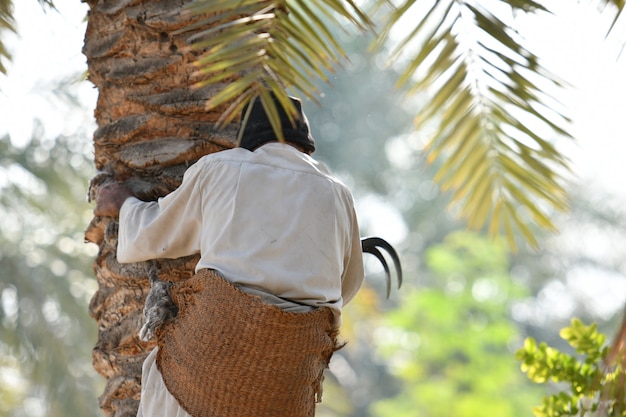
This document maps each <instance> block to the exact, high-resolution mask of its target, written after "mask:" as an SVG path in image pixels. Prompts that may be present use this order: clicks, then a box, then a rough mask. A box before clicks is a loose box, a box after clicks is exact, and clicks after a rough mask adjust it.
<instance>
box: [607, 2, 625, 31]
mask: <svg viewBox="0 0 626 417" xmlns="http://www.w3.org/2000/svg"><path fill="white" fill-rule="evenodd" d="M602 3H603V4H604V6H605V7H606V6H608V5H613V6H615V7H616V9H617V11H616V13H615V17H614V18H613V22H611V26H610V27H609V30H608V31H607V36H608V35H609V33H611V31H613V29H614V28H615V24H616V23H617V21H618V20H619V18H620V17H621V15H622V12H623V11H624V6H626V1H625V0H602Z"/></svg>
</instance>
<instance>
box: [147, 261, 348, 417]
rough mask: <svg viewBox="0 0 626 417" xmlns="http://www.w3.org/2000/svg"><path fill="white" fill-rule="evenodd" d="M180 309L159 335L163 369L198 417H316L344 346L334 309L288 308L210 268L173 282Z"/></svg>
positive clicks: (167, 382) (182, 401)
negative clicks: (326, 378)
mask: <svg viewBox="0 0 626 417" xmlns="http://www.w3.org/2000/svg"><path fill="white" fill-rule="evenodd" d="M172 298H173V300H174V302H175V303H176V304H177V305H178V306H179V308H180V311H179V313H178V316H177V317H176V319H175V320H174V321H172V322H170V323H167V324H166V325H164V326H163V328H161V329H160V330H159V331H158V333H157V336H158V345H159V351H158V356H157V366H158V368H159V370H160V372H161V374H162V376H163V380H164V382H165V385H166V386H167V388H168V390H169V391H170V393H171V394H172V395H173V396H174V397H175V398H176V399H177V400H178V402H179V403H180V405H181V407H183V408H184V409H185V410H186V411H187V412H188V413H189V414H191V415H192V416H194V417H247V416H249V417H283V416H284V417H312V416H314V415H315V403H316V402H320V401H321V395H322V380H323V372H324V369H325V368H327V367H328V363H329V361H330V358H331V356H332V354H333V353H334V352H335V351H336V350H338V349H339V348H340V346H338V344H337V331H336V330H333V329H332V326H331V320H332V313H331V311H330V310H329V309H328V308H319V309H317V310H315V311H311V312H308V313H289V312H284V311H282V310H281V309H280V308H278V307H276V306H272V305H269V304H265V303H263V302H261V301H260V299H259V298H258V297H255V296H252V295H249V294H246V293H244V292H242V291H240V290H239V289H237V288H236V287H235V286H234V285H232V284H231V283H229V282H228V281H226V280H225V279H223V278H222V277H221V276H220V275H219V274H218V273H216V272H215V271H213V270H208V269H204V270H201V271H200V272H198V273H197V274H196V275H194V276H193V277H192V278H191V279H189V280H187V281H184V282H181V283H180V284H176V285H175V286H174V287H172Z"/></svg>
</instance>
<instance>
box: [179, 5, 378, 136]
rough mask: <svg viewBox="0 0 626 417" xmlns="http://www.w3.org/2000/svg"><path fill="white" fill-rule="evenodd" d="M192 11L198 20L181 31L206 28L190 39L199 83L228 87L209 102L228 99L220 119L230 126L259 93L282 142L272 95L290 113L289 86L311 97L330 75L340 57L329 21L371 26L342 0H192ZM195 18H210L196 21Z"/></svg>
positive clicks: (213, 104) (219, 103)
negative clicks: (195, 53) (196, 54)
mask: <svg viewBox="0 0 626 417" xmlns="http://www.w3.org/2000/svg"><path fill="white" fill-rule="evenodd" d="M190 10H191V11H192V12H193V13H192V14H191V15H190V16H191V18H193V19H195V20H196V21H195V22H194V23H193V24H190V25H189V26H188V27H187V28H185V29H183V30H181V32H182V31H185V30H187V31H191V30H194V29H198V28H203V29H202V30H201V31H200V32H196V33H194V34H193V35H192V36H191V37H190V41H191V42H193V43H194V45H195V46H196V47H197V48H199V49H201V50H202V51H204V52H203V54H202V56H201V57H200V59H199V60H198V67H199V72H200V74H204V76H205V77H204V79H203V81H202V82H201V83H200V85H206V84H219V83H224V84H225V85H226V87H224V88H222V89H221V90H220V91H219V92H218V93H217V94H216V95H215V96H214V97H213V98H212V99H211V100H210V102H209V104H208V106H209V107H211V108H216V107H219V106H222V105H225V104H226V103H229V105H228V107H227V108H226V109H225V111H224V113H223V115H222V118H221V119H220V122H221V123H228V122H230V121H232V120H233V119H234V118H235V117H236V116H237V115H238V114H239V113H240V112H241V110H242V109H243V107H244V105H245V104H246V103H247V102H249V101H250V100H252V99H254V98H255V97H261V102H262V103H263V106H264V107H265V109H266V111H267V112H268V114H269V115H270V118H271V120H270V121H271V122H272V125H273V126H274V128H275V130H276V131H277V134H278V136H279V139H281V140H283V139H284V138H282V137H281V130H280V121H279V118H278V113H277V111H276V108H275V105H274V104H273V102H272V101H271V100H269V92H270V91H271V92H273V93H274V94H275V95H276V96H277V97H278V98H279V100H280V102H281V104H284V107H285V110H287V111H288V112H292V113H291V114H295V108H293V106H292V105H291V104H290V103H289V101H288V100H287V99H286V98H287V95H286V91H288V90H289V89H298V90H300V91H302V93H303V94H304V95H305V96H307V97H309V98H311V99H313V100H315V88H314V84H315V83H314V81H315V80H316V79H322V80H327V73H328V72H329V71H332V70H333V69H334V68H335V66H336V65H337V64H338V63H339V62H340V61H341V60H342V59H343V58H344V55H345V54H344V52H343V50H342V48H341V46H340V45H339V43H338V42H337V40H336V39H335V37H334V36H333V35H332V34H331V30H330V28H329V26H328V25H329V24H331V25H333V26H337V27H341V22H340V21H339V20H338V19H346V20H347V21H348V22H350V23H351V24H354V25H355V26H357V27H358V28H361V29H365V28H367V27H369V26H370V25H371V23H370V21H369V19H368V18H367V16H366V15H365V14H364V13H363V12H362V11H361V10H360V9H359V8H358V6H356V4H355V3H353V2H351V1H340V0H328V1H317V0H315V1H307V2H302V1H296V0H277V1H267V0H261V1H259V0H218V1H207V0H197V1H195V2H193V3H191V5H190ZM198 15H202V16H207V17H206V18H202V19H199V20H198V19H197V18H195V16H198ZM190 20H192V19H190ZM272 116H273V117H272Z"/></svg>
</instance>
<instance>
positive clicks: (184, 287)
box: [95, 99, 364, 417]
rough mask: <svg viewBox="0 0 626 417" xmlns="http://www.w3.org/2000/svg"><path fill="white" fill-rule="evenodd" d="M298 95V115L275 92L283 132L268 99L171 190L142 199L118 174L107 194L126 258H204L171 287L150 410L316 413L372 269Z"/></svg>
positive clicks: (149, 384) (148, 381) (100, 210)
mask: <svg viewBox="0 0 626 417" xmlns="http://www.w3.org/2000/svg"><path fill="white" fill-rule="evenodd" d="M291 102H292V103H293V104H294V106H295V107H296V109H297V110H298V114H297V117H296V118H295V120H294V121H293V123H292V120H291V119H292V118H291V117H290V116H288V114H287V113H286V112H285V111H284V110H283V109H282V107H281V106H280V105H278V102H277V101H276V104H277V108H278V109H279V114H280V121H281V126H282V132H283V135H284V138H285V143H280V142H278V141H277V139H276V135H275V134H274V131H273V129H272V126H271V124H270V121H269V118H268V116H267V114H266V113H265V110H264V109H263V106H262V104H261V102H260V100H257V101H255V102H254V103H253V104H252V107H251V109H250V111H249V114H248V111H247V109H246V110H244V115H245V116H243V117H242V119H243V122H242V127H241V128H240V129H241V131H240V134H241V142H240V146H239V147H238V148H235V149H232V150H227V151H223V152H219V153H214V154H210V155H207V156H205V157H203V158H201V159H200V160H199V161H198V162H197V163H196V164H194V165H193V166H192V167H190V168H189V169H188V171H187V172H186V174H185V177H184V179H183V182H182V184H181V186H180V187H179V188H178V189H177V190H175V191H174V192H172V193H171V194H169V195H168V196H166V197H164V198H162V199H159V200H158V201H157V202H143V201H140V200H138V199H136V198H134V197H132V195H131V193H130V191H129V190H128V189H127V188H125V187H124V186H123V185H120V184H110V185H108V186H103V187H102V188H101V189H100V191H99V193H98V197H97V206H96V209H95V213H96V215H101V216H116V215H117V214H118V212H119V217H120V222H119V224H120V226H119V241H118V248H117V254H118V255H117V256H118V260H119V261H121V262H140V261H146V260H149V259H155V258H175V257H181V256H186V255H191V254H194V253H198V252H199V253H200V255H201V257H200V261H199V262H198V264H197V266H196V275H195V276H194V278H192V279H191V280H188V281H186V282H185V283H184V284H181V285H175V286H174V287H172V288H171V296H172V298H173V299H174V302H175V303H176V304H177V306H178V307H179V308H180V311H179V313H178V315H177V317H176V318H175V319H174V320H173V321H171V322H168V323H166V324H165V325H164V326H163V327H162V328H160V329H157V330H156V334H157V339H158V347H157V348H156V349H155V350H154V351H153V352H152V353H151V354H150V356H149V357H148V359H146V362H145V363H144V372H143V381H142V401H141V404H140V409H139V415H140V416H150V417H154V416H181V415H182V416H187V415H192V416H194V417H201V416H215V415H219V416H224V417H228V416H233V417H234V416H237V417H241V416H245V415H250V416H255V417H256V416H273V417H275V416H281V415H284V416H290V417H293V416H312V415H314V413H315V402H316V401H319V400H320V399H321V383H322V378H323V375H322V373H323V370H324V368H325V367H327V365H328V361H329V360H330V357H331V355H332V353H333V352H334V351H335V350H337V349H338V347H339V345H338V344H337V340H336V339H337V331H338V328H339V326H340V324H341V310H342V307H343V306H344V305H345V304H346V303H347V302H349V301H350V300H351V299H352V298H353V297H354V295H355V294H356V292H357V291H358V289H359V287H360V285H361V283H362V280H363V275H364V272H363V261H362V253H361V245H360V238H359V229H358V223H357V219H356V215H355V211H354V207H353V200H352V196H351V194H350V192H349V191H348V189H347V188H346V187H345V186H344V185H343V184H342V183H341V182H339V181H338V180H337V179H335V178H334V177H333V176H331V174H330V173H329V172H328V171H327V169H326V168H325V167H324V166H322V165H321V164H320V163H319V162H317V161H316V160H314V159H313V158H311V157H310V154H311V153H312V152H313V151H314V150H315V142H314V140H313V138H312V137H311V135H310V131H309V125H308V122H307V119H306V117H305V116H304V113H302V109H301V103H300V101H299V100H297V99H291ZM153 287H154V284H153ZM149 298H150V297H149ZM146 307H147V308H148V309H149V308H150V307H151V306H146Z"/></svg>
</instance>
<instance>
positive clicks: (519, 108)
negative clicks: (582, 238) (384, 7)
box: [381, 0, 570, 247]
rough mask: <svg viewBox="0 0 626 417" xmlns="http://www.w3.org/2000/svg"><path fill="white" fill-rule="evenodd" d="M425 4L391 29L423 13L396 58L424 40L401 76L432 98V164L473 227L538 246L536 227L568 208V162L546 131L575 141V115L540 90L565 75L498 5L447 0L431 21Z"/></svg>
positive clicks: (407, 7) (395, 14)
mask: <svg viewBox="0 0 626 417" xmlns="http://www.w3.org/2000/svg"><path fill="white" fill-rule="evenodd" d="M381 1H382V0H381ZM384 3H387V2H384ZM417 3H418V2H417V1H416V0H406V1H405V2H403V3H402V4H401V5H399V6H398V8H397V9H393V10H392V11H391V12H390V14H389V16H390V17H389V22H388V24H387V26H386V27H385V28H384V29H383V31H382V33H383V34H385V33H389V32H390V31H391V28H392V27H393V25H395V24H397V23H398V21H399V20H400V19H401V18H402V17H403V16H405V15H407V14H408V13H413V14H412V18H413V19H414V20H415V21H416V22H417V23H416V25H415V29H414V30H412V31H409V32H408V34H407V36H406V37H405V38H403V39H402V40H401V41H400V43H399V47H398V48H400V49H401V50H398V49H396V50H395V51H394V54H395V55H392V57H395V58H396V59H401V57H402V56H405V57H406V56H407V54H406V53H401V52H403V51H402V50H404V49H406V48H410V47H415V45H417V46H416V48H415V50H416V51H417V52H416V53H414V54H413V55H410V56H408V59H407V58H405V59H407V62H406V65H405V71H404V73H403V75H402V77H401V78H400V80H399V83H400V84H405V85H408V87H409V88H410V90H411V92H413V93H415V92H424V93H426V94H427V95H428V96H429V97H431V98H430V100H429V102H428V104H427V105H426V106H425V107H424V109H422V110H421V111H420V113H419V114H418V115H417V117H416V128H417V129H420V128H423V127H424V126H426V125H428V126H434V132H435V133H434V134H433V136H432V137H431V139H430V141H429V145H428V147H427V151H428V153H429V155H428V159H429V160H430V161H431V162H434V161H440V167H439V171H438V173H437V174H436V178H435V179H436V180H437V181H438V182H439V183H440V184H441V186H442V189H444V190H449V191H451V192H452V197H453V203H452V204H453V205H454V207H455V208H456V211H457V212H458V213H459V215H460V216H462V217H464V218H466V219H467V221H468V225H469V226H470V227H473V228H482V227H483V226H485V225H486V226H487V229H488V231H489V232H490V233H491V234H498V233H501V232H504V233H505V234H506V235H507V237H508V240H509V242H510V243H511V245H512V246H513V247H515V236H516V235H517V232H519V233H521V235H522V236H523V237H524V238H525V239H526V240H527V241H528V242H529V243H530V244H531V245H532V246H536V245H537V241H536V239H535V238H534V234H533V232H532V230H533V227H534V225H538V226H540V227H542V228H546V229H548V230H555V226H554V224H553V222H552V221H551V219H550V213H551V212H552V211H553V210H565V209H567V198H566V196H567V193H566V191H565V185H566V184H565V183H566V181H565V175H566V174H567V173H568V170H569V166H568V161H567V160H566V159H565V158H564V157H563V155H562V154H561V153H560V152H559V151H558V150H557V149H556V148H555V146H554V145H552V144H551V143H550V142H549V141H548V140H546V138H545V137H544V136H548V137H554V138H556V137H566V138H570V135H569V134H568V133H567V130H566V126H567V124H568V122H569V120H568V119H567V117H565V116H564V115H563V114H562V113H561V112H558V111H555V110H549V109H547V108H546V107H545V106H544V105H542V103H546V102H552V101H554V100H553V98H552V97H550V96H548V95H546V94H545V93H544V92H543V90H544V89H545V88H540V87H539V85H541V86H545V85H546V84H551V85H552V86H556V87H559V86H562V82H561V81H560V80H558V78H557V77H555V76H554V75H553V74H551V73H550V72H548V71H547V70H546V69H545V68H543V67H542V66H541V65H540V64H539V63H538V59H537V57H536V56H535V55H534V54H532V53H531V52H530V51H528V50H527V49H525V48H524V47H523V46H522V45H521V43H520V41H519V37H518V36H517V35H516V34H515V33H514V32H513V31H512V30H511V29H510V26H509V24H507V23H506V22H505V21H504V20H502V19H501V18H500V17H498V16H497V15H496V14H495V13H493V12H491V11H490V10H491V9H490V10H486V9H485V8H483V7H481V6H479V5H476V4H477V3H476V2H465V1H455V0H441V1H438V2H435V3H434V4H432V6H430V8H427V9H426V10H424V11H423V14H422V15H423V17H424V18H421V17H420V16H417V17H416V16H415V10H417V9H418V8H419V7H421V8H424V6H422V3H421V2H420V4H419V5H417ZM500 3H502V5H504V4H507V5H508V6H509V9H510V10H511V9H512V10H514V11H522V12H534V11H537V10H545V8H544V7H543V6H541V5H540V4H538V3H536V2H534V1H523V0H518V1H501V2H500ZM494 10H497V8H494ZM426 19H427V20H428V21H427V22H426ZM382 41H384V39H383V40H381V42H382ZM538 131H541V132H544V133H543V134H542V135H540V134H538V133H537V132H538ZM545 132H548V133H547V134H546V133H545Z"/></svg>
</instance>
